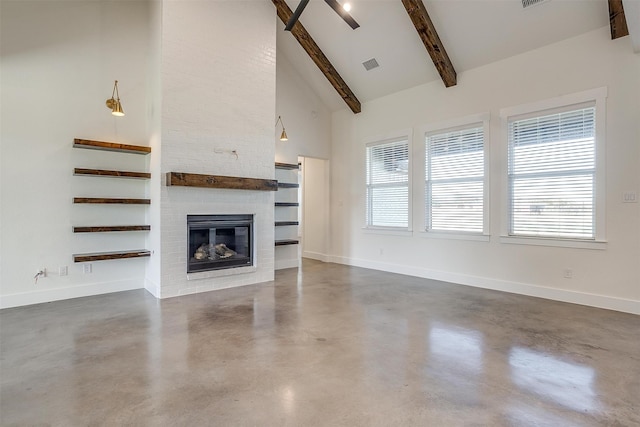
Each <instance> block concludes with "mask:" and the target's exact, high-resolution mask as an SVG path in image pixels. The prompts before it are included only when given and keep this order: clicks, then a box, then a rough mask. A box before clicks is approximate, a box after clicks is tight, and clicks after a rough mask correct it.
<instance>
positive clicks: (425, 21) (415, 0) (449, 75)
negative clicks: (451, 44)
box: [402, 0, 457, 87]
mask: <svg viewBox="0 0 640 427" xmlns="http://www.w3.org/2000/svg"><path fill="white" fill-rule="evenodd" d="M402 4H403V5H404V8H405V9H406V10H407V13H408V14H409V17H410V18H411V22H413V25H414V27H416V31H418V35H419V36H420V39H421V40H422V43H423V44H424V47H426V48H427V52H429V56H431V60H432V61H433V64H434V65H435V66H436V68H437V69H438V73H440V77H441V78H442V81H443V82H444V85H445V86H446V87H450V86H455V85H456V82H457V75H456V70H455V69H454V68H453V64H452V63H451V60H450V59H449V55H447V51H446V50H445V49H444V45H443V44H442V42H441V41H440V37H439V36H438V32H437V31H436V27H435V26H434V25H433V22H431V18H429V14H428V13H427V8H426V7H425V6H424V3H423V2H422V0H402Z"/></svg>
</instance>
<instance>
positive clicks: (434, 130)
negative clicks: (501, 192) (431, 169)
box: [419, 112, 491, 242]
mask: <svg viewBox="0 0 640 427" xmlns="http://www.w3.org/2000/svg"><path fill="white" fill-rule="evenodd" d="M490 125H491V114H490V113H489V112H486V113H478V114H472V115H468V116H464V117H460V118H456V119H451V120H446V121H441V122H437V123H433V124H429V125H424V126H422V127H420V132H419V134H420V136H421V140H420V142H421V144H420V156H419V157H420V158H421V160H422V161H421V177H420V182H421V183H422V188H421V190H422V193H421V194H422V196H421V203H420V205H419V206H420V211H421V212H420V217H421V223H420V230H421V231H420V235H421V236H422V237H427V238H436V239H451V240H475V241H485V242H488V241H489V239H490V233H491V230H490V226H491V223H490V182H491V180H490V167H489V166H490V159H491V152H490V147H491V144H490V140H491V138H490ZM472 127H482V133H483V150H484V151H483V156H484V158H483V160H484V162H483V163H484V175H483V180H482V188H483V201H482V224H483V226H482V231H481V232H472V231H464V230H451V231H446V230H432V229H429V224H427V213H428V212H427V203H428V200H427V179H426V178H427V176H426V175H427V170H426V168H427V166H426V160H427V151H426V138H427V136H429V135H437V134H441V133H446V132H451V131H456V130H462V129H469V128H472Z"/></svg>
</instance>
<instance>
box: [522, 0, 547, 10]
mask: <svg viewBox="0 0 640 427" xmlns="http://www.w3.org/2000/svg"><path fill="white" fill-rule="evenodd" d="M548 1H549V0H522V7H523V8H525V9H526V8H528V7H531V6H535V5H537V4H540V3H546V2H548Z"/></svg>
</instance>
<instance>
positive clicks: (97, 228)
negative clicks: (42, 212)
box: [73, 225, 151, 233]
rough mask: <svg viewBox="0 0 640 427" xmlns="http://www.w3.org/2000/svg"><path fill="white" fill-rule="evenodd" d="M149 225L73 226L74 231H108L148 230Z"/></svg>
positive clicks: (149, 228)
mask: <svg viewBox="0 0 640 427" xmlns="http://www.w3.org/2000/svg"><path fill="white" fill-rule="evenodd" d="M149 230H151V226H150V225H108V226H92V227H73V232H74V233H104V232H110V231H149Z"/></svg>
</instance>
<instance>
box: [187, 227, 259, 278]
mask: <svg viewBox="0 0 640 427" xmlns="http://www.w3.org/2000/svg"><path fill="white" fill-rule="evenodd" d="M187 229H188V242H187V251H188V252H187V273H197V272H202V271H210V270H221V269H227V268H236V267H247V266H252V265H253V215H187Z"/></svg>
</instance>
